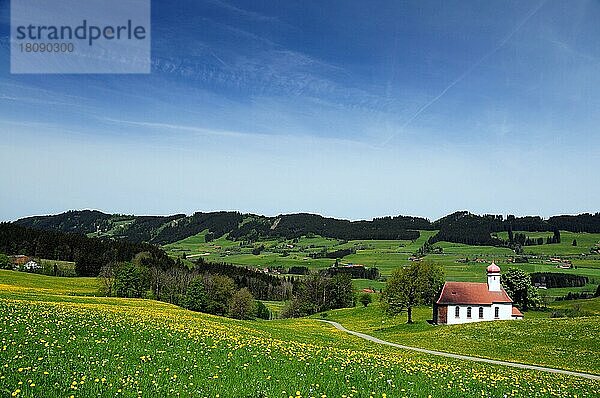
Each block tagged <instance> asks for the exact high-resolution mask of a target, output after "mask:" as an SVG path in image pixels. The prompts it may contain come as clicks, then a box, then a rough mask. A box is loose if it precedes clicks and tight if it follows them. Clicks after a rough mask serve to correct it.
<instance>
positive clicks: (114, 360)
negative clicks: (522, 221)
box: [0, 271, 600, 398]
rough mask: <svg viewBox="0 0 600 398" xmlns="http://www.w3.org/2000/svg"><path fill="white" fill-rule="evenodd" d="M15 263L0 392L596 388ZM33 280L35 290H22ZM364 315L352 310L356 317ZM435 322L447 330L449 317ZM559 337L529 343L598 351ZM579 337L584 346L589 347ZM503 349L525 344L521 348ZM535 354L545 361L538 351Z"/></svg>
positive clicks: (580, 329) (544, 391)
mask: <svg viewBox="0 0 600 398" xmlns="http://www.w3.org/2000/svg"><path fill="white" fill-rule="evenodd" d="M16 274H18V273H15V272H12V271H0V278H1V280H2V281H3V285H1V286H0V309H1V311H0V338H1V339H2V341H3V342H4V343H3V348H2V350H0V361H1V363H2V364H3V366H2V367H0V380H2V382H1V383H0V391H1V393H2V395H7V396H26V397H29V396H39V397H46V396H48V397H50V396H92V395H93V396H107V397H108V396H175V395H180V396H181V395H183V396H190V395H194V396H206V397H217V396H221V397H253V398H254V397H290V396H291V397H294V398H296V397H330V396H346V397H357V398H358V397H396V396H425V397H426V396H432V397H476V396H477V397H480V396H482V395H483V396H490V397H492V396H504V395H507V396H536V397H552V396H573V397H574V396H578V397H593V396H597V395H598V394H599V393H600V385H599V384H598V382H596V381H592V380H586V379H582V378H576V377H570V376H564V375H555V374H549V373H544V372H539V371H525V370H516V369H512V368H506V367H502V366H495V365H488V364H480V363H473V362H468V363H466V362H462V361H459V360H454V359H448V358H440V357H434V356H430V355H426V354H420V353H414V352H409V351H403V350H398V349H394V348H391V347H384V346H379V345H374V344H372V343H368V342H365V341H363V340H360V339H357V338H355V337H353V336H349V335H347V334H345V333H341V332H337V331H336V330H335V329H333V328H331V327H330V326H328V325H325V324H322V323H320V322H317V321H315V320H312V319H306V318H305V319H294V320H277V321H235V320H231V319H226V318H220V317H216V316H210V315H205V314H200V313H193V312H190V311H186V310H182V309H180V308H178V307H175V306H172V305H168V304H164V303H160V302H155V301H150V300H139V299H116V298H102V297H79V296H72V295H68V294H70V293H71V292H72V293H75V291H78V292H86V291H87V292H88V293H89V292H91V290H89V289H91V286H90V285H89V283H88V281H86V280H83V279H81V278H78V279H74V281H80V282H81V283H82V286H81V287H76V286H70V285H68V284H65V283H67V281H66V280H65V279H64V278H53V277H44V278H39V279H36V280H35V281H33V282H31V281H30V282H28V285H27V286H24V285H22V283H23V281H22V280H21V279H19V278H15V275H16ZM68 283H71V282H68ZM32 284H34V285H35V286H37V288H38V289H39V290H38V292H34V291H32V290H31V287H32ZM71 289H73V290H71ZM348 311H353V310H348ZM336 314H337V313H336ZM341 314H342V313H340V315H341ZM364 315H365V314H362V317H361V314H357V316H359V317H361V319H363V321H364V320H365V316H364ZM332 316H333V317H335V318H336V319H341V318H343V317H341V316H338V315H334V313H332ZM352 319H357V318H356V316H353V317H352ZM374 319H375V318H374ZM350 320H351V319H349V318H348V317H346V318H345V321H350ZM353 322H354V321H353ZM527 322H528V321H523V322H522V323H520V325H522V326H523V327H526V326H527V325H529V326H530V327H531V328H535V329H536V330H539V331H540V332H541V331H542V330H548V329H549V327H550V325H552V324H553V322H554V321H553V320H544V322H541V323H540V322H538V323H535V322H532V323H530V324H529V323H527ZM354 323H355V325H358V324H357V323H356V322H354ZM596 325H597V323H596ZM474 326H475V325H474ZM505 326H508V325H507V324H506V323H498V328H499V329H498V331H499V332H501V333H504V332H502V331H503V330H504V329H505ZM589 326H590V325H588V323H580V322H572V323H571V324H569V325H568V330H569V336H570V335H571V334H574V335H578V334H581V335H582V336H583V335H584V334H586V333H590V330H591V331H592V333H596V334H597V331H595V329H590V328H589ZM592 326H593V324H592ZM417 327H418V328H422V326H418V325H417ZM593 327H596V328H597V326H593ZM442 329H444V330H448V331H449V332H450V331H451V330H452V327H442ZM507 332H509V333H510V330H508V329H507ZM403 333H405V334H406V333H410V332H408V331H406V330H405V331H404V332H403ZM415 333H417V334H416V335H415V336H418V334H419V331H418V330H415ZM477 333H479V334H481V333H484V331H483V330H481V331H478V332H477ZM461 334H462V335H465V336H468V334H465V333H461ZM565 336H566V335H565ZM431 338H436V337H435V334H432V335H431ZM444 338H445V337H444V336H443V333H442V334H441V335H440V339H444ZM569 338H570V337H569ZM514 339H515V341H514V342H512V343H511V344H514V345H515V347H519V346H520V347H523V348H524V347H526V345H527V344H528V343H527V341H528V340H527V338H526V337H522V334H516V335H515V336H514ZM561 339H563V335H561V334H557V335H556V337H555V338H554V341H550V340H542V341H538V342H537V343H536V344H537V346H538V347H539V348H540V349H542V350H543V349H544V344H546V343H547V344H548V345H547V351H548V352H550V351H552V352H555V353H556V355H559V356H562V358H564V360H563V361H562V363H563V364H566V365H567V366H568V367H575V368H581V367H583V369H582V370H584V371H590V372H595V371H596V370H595V368H594V366H596V362H593V361H592V362H588V363H586V364H584V362H583V361H578V360H577V359H575V360H569V359H568V356H569V355H573V354H575V352H568V351H564V350H563V351H561V350H553V348H552V347H554V346H560V344H561V341H562V340H561ZM586 341H587V340H586ZM586 344H587V343H586ZM23 347H27V349H26V350H24V349H23ZM457 349H461V346H457ZM586 349H587V348H586V346H585V345H582V346H581V347H579V351H577V353H578V354H581V353H586V354H585V355H588V354H587V351H586ZM589 349H590V350H592V351H590V352H591V355H593V356H594V355H595V354H594V352H595V348H594V347H590V348H589ZM513 353H514V355H517V356H518V355H519V354H522V355H523V356H524V355H525V354H526V353H527V351H526V350H525V349H521V350H520V349H515V350H513ZM596 357H597V356H596ZM560 358H561V357H556V358H555V362H556V363H558V362H559V360H560ZM596 359H597V358H596ZM529 360H530V361H535V359H533V358H529ZM540 361H541V362H542V363H543V362H545V360H544V357H540ZM589 366H593V367H592V368H590V367H589ZM242 380H243V382H242Z"/></svg>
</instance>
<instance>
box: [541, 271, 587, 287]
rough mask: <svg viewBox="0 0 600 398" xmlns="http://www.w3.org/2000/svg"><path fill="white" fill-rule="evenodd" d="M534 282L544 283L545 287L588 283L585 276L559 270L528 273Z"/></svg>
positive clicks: (580, 285) (579, 285)
mask: <svg viewBox="0 0 600 398" xmlns="http://www.w3.org/2000/svg"><path fill="white" fill-rule="evenodd" d="M530 276H531V281H532V282H533V283H534V284H536V283H537V284H544V285H545V286H546V287H547V288H555V287H582V286H585V285H587V284H588V282H589V279H588V277H587V276H582V275H573V274H565V273H560V272H534V273H532V274H530Z"/></svg>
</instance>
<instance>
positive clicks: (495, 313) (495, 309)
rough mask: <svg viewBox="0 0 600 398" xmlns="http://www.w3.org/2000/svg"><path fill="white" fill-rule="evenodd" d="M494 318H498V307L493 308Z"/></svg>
mask: <svg viewBox="0 0 600 398" xmlns="http://www.w3.org/2000/svg"><path fill="white" fill-rule="evenodd" d="M494 318H500V308H498V307H496V308H494Z"/></svg>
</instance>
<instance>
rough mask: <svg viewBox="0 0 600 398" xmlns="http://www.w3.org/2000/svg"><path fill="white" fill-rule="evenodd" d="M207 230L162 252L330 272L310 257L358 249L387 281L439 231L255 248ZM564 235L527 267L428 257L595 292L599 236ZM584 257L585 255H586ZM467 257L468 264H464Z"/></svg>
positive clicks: (450, 273) (467, 274)
mask: <svg viewBox="0 0 600 398" xmlns="http://www.w3.org/2000/svg"><path fill="white" fill-rule="evenodd" d="M207 232H208V231H203V232H202V233H200V234H198V235H195V236H192V237H190V238H187V239H184V240H182V241H179V242H176V243H172V244H170V245H166V246H164V248H165V250H167V252H168V253H169V254H170V255H171V256H173V257H181V256H182V255H183V253H185V255H186V256H187V259H188V260H193V259H196V258H199V257H202V258H204V259H206V260H208V261H216V262H226V263H231V264H237V265H249V266H255V267H259V268H262V267H284V268H287V267H291V266H306V267H309V268H311V269H321V268H327V267H329V266H331V265H332V264H333V263H334V262H335V260H334V259H326V258H319V259H313V258H311V257H310V255H311V254H314V253H318V252H320V251H322V250H324V249H326V250H329V251H334V250H339V249H347V248H355V249H356V252H355V253H354V254H350V255H348V256H345V257H343V259H342V260H341V262H342V263H353V264H363V265H366V266H368V267H378V268H379V269H380V271H381V273H382V275H383V276H384V277H385V276H388V275H390V274H391V272H392V271H393V270H394V269H395V268H397V267H399V266H402V265H407V264H409V263H410V261H409V257H411V256H412V255H413V254H414V253H415V252H416V251H417V250H418V249H419V248H420V247H421V246H422V245H423V243H425V241H426V240H427V239H428V238H429V237H430V236H432V235H434V234H435V233H436V231H420V233H421V236H420V237H419V239H417V240H415V241H394V240H362V241H359V240H354V241H348V242H345V241H338V240H336V239H328V238H323V237H320V236H314V237H302V238H300V239H299V240H298V241H293V240H269V241H264V242H258V243H254V244H252V245H243V244H242V245H240V242H233V241H230V240H228V239H226V237H225V236H223V237H221V238H219V239H216V240H214V241H212V242H209V243H206V242H205V239H204V236H205V235H206V233H207ZM526 234H527V235H528V236H530V237H546V236H548V235H549V234H550V233H548V232H531V233H526ZM498 235H499V236H500V237H502V238H504V239H507V238H508V235H507V234H506V233H498ZM561 237H562V240H561V243H558V244H550V245H547V244H544V245H539V246H527V247H525V249H524V250H525V253H527V254H528V261H529V262H527V263H518V264H515V263H512V262H510V261H511V259H512V258H513V257H515V253H514V252H513V251H512V250H510V249H508V248H503V247H493V246H470V245H464V244H459V243H448V242H438V243H436V244H435V245H434V247H436V248H441V249H442V253H436V254H429V255H427V256H426V257H425V258H426V259H429V260H432V261H435V262H437V263H439V264H441V265H442V266H443V267H444V270H445V272H446V279H447V280H454V281H470V282H484V281H485V268H486V267H487V266H488V265H489V263H490V262H492V261H495V262H496V263H497V264H498V265H499V266H500V267H502V268H503V269H508V268H510V267H515V268H520V269H522V270H524V271H526V272H528V273H532V272H563V273H569V274H574V275H582V276H587V277H588V278H589V284H588V285H586V286H584V287H575V288H562V289H548V290H542V291H540V292H541V294H542V295H544V296H546V297H548V298H549V299H550V300H552V299H554V298H556V297H561V296H564V295H566V294H567V293H568V292H594V291H595V289H596V286H597V285H598V284H599V283H600V255H589V251H590V248H591V247H593V246H594V245H595V244H596V243H598V242H600V234H588V233H572V232H566V231H562V232H561ZM574 239H576V240H577V242H578V245H577V246H573V245H572V242H573V240H574ZM259 245H263V246H264V250H263V251H262V252H261V253H260V254H258V255H254V254H252V249H253V248H254V247H256V246H259ZM582 253H585V254H586V255H585V256H584V255H582ZM555 255H559V256H560V257H561V258H566V259H569V260H570V261H572V263H573V265H574V268H571V269H561V268H557V264H556V263H553V262H551V261H550V257H551V256H555ZM467 259H468V261H466V260H467ZM189 264H190V265H191V264H192V263H191V262H190V263H189ZM354 286H355V288H357V289H363V288H367V287H374V288H375V289H381V288H382V287H383V286H384V283H382V282H377V281H366V280H358V281H355V283H354Z"/></svg>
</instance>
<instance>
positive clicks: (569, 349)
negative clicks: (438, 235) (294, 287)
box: [314, 298, 600, 374]
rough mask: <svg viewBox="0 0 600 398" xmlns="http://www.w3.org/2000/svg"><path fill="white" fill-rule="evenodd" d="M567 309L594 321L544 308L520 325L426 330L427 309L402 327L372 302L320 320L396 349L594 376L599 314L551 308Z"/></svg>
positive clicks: (589, 305) (587, 305)
mask: <svg viewBox="0 0 600 398" xmlns="http://www.w3.org/2000/svg"><path fill="white" fill-rule="evenodd" d="M572 307H578V309H580V310H581V311H584V312H585V313H586V314H589V315H594V316H589V317H578V318H549V316H550V315H551V313H552V309H549V310H547V311H545V312H531V311H530V312H527V313H526V314H525V318H526V319H525V320H523V321H497V322H480V323H471V324H465V325H452V326H432V325H430V324H428V323H427V320H430V319H431V318H432V309H431V308H430V307H418V308H416V309H415V310H414V312H413V318H414V320H415V323H414V324H412V325H408V324H406V315H400V316H397V317H393V318H390V317H387V316H385V315H384V313H383V312H382V311H381V309H380V308H379V306H378V303H372V304H370V305H369V307H367V308H364V307H356V308H351V309H341V310H335V311H329V312H328V313H327V316H326V318H325V319H328V320H333V321H337V322H340V323H341V324H342V325H344V326H345V327H347V328H348V329H352V330H356V331H360V332H363V333H367V334H371V335H373V336H376V337H379V338H381V339H384V340H388V341H392V342H396V343H399V344H405V345H410V346H416V347H421V348H428V349H434V350H438V351H446V352H452V353H456V354H466V355H473V356H479V357H485V358H493V359H503V360H507V361H511V362H521V363H529V364H536V365H545V366H549V367H555V368H563V369H570V370H578V371H582V372H589V373H596V374H600V354H598V350H599V349H600V317H597V316H595V315H598V314H600V298H597V299H590V300H578V301H570V302H569V301H564V302H560V304H553V305H552V308H556V309H567V308H572ZM314 317H321V315H316V316H314Z"/></svg>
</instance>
